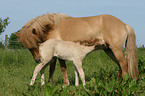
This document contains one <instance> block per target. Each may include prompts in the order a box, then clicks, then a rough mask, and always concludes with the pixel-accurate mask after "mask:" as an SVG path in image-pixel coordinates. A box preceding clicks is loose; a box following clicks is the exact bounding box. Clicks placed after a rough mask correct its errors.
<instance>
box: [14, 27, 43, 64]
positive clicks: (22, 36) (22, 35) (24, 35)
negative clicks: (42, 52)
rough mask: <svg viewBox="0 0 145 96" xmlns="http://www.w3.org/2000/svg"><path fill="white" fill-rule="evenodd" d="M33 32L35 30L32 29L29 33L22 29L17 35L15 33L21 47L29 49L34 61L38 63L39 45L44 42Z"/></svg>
mask: <svg viewBox="0 0 145 96" xmlns="http://www.w3.org/2000/svg"><path fill="white" fill-rule="evenodd" d="M24 31H25V32H24ZM27 31H29V32H27ZM35 31H36V30H35V29H32V30H31V31H30V30H28V28H27V29H25V28H24V29H23V28H22V29H21V31H20V32H19V33H16V36H17V37H18V38H19V41H20V42H21V43H23V45H24V46H25V47H27V48H28V49H29V51H30V52H31V53H32V55H33V57H34V59H35V61H36V62H38V61H39V60H40V58H39V43H41V42H44V41H43V40H41V39H40V38H41V36H39V35H37V34H36V32H35Z"/></svg>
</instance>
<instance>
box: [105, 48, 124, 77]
mask: <svg viewBox="0 0 145 96" xmlns="http://www.w3.org/2000/svg"><path fill="white" fill-rule="evenodd" d="M104 51H105V53H106V54H107V55H108V56H109V57H110V58H111V59H112V60H113V61H114V62H115V63H117V65H118V67H119V73H118V77H119V78H120V77H121V73H122V71H121V67H120V64H119V62H118V60H117V59H116V57H115V55H114V53H113V52H112V50H111V49H110V48H107V49H104Z"/></svg>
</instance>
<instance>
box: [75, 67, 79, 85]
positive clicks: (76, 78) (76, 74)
mask: <svg viewBox="0 0 145 96" xmlns="http://www.w3.org/2000/svg"><path fill="white" fill-rule="evenodd" d="M75 86H79V77H78V70H77V68H76V66H75Z"/></svg>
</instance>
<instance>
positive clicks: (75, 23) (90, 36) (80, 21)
mask: <svg viewBox="0 0 145 96" xmlns="http://www.w3.org/2000/svg"><path fill="white" fill-rule="evenodd" d="M16 35H17V36H18V37H19V41H20V42H22V43H23V44H24V45H25V46H26V47H27V48H28V49H29V50H30V52H31V53H32V55H33V56H34V58H35V60H36V61H38V60H39V44H40V43H42V42H44V41H46V40H47V39H58V40H63V41H72V42H78V43H84V44H86V45H87V44H89V43H91V44H93V43H95V42H96V39H102V40H104V41H105V44H106V45H107V46H106V47H105V48H104V47H100V49H102V50H104V52H105V53H106V54H107V55H108V56H109V57H110V58H111V59H112V60H113V61H114V62H115V63H116V64H117V65H118V67H119V73H118V76H119V77H121V78H124V76H125V75H126V74H127V73H128V74H129V77H130V78H133V79H135V80H138V76H139V72H138V61H137V51H136V38H135V33H134V30H133V28H132V27H131V26H129V25H128V24H125V23H124V22H122V21H121V20H120V19H118V18H117V17H114V16H112V15H108V14H103V15H97V16H91V17H71V16H68V15H64V14H63V15H62V14H45V15H42V16H39V17H36V18H34V19H32V20H30V21H29V22H28V23H26V24H25V25H24V27H23V28H22V29H21V31H20V32H19V33H17V34H16ZM124 46H125V56H124V54H123V49H124ZM59 61H60V65H61V66H62V70H63V74H64V82H65V83H66V84H68V81H67V80H68V79H67V73H66V64H65V61H63V60H59ZM55 63H56V60H54V62H52V64H51V66H50V69H51V70H50V71H51V72H50V76H49V77H50V78H52V75H53V72H54V69H55Z"/></svg>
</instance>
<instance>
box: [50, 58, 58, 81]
mask: <svg viewBox="0 0 145 96" xmlns="http://www.w3.org/2000/svg"><path fill="white" fill-rule="evenodd" d="M56 59H57V58H53V59H52V61H51V62H50V67H49V80H48V82H53V74H54V70H55V66H56Z"/></svg>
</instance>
